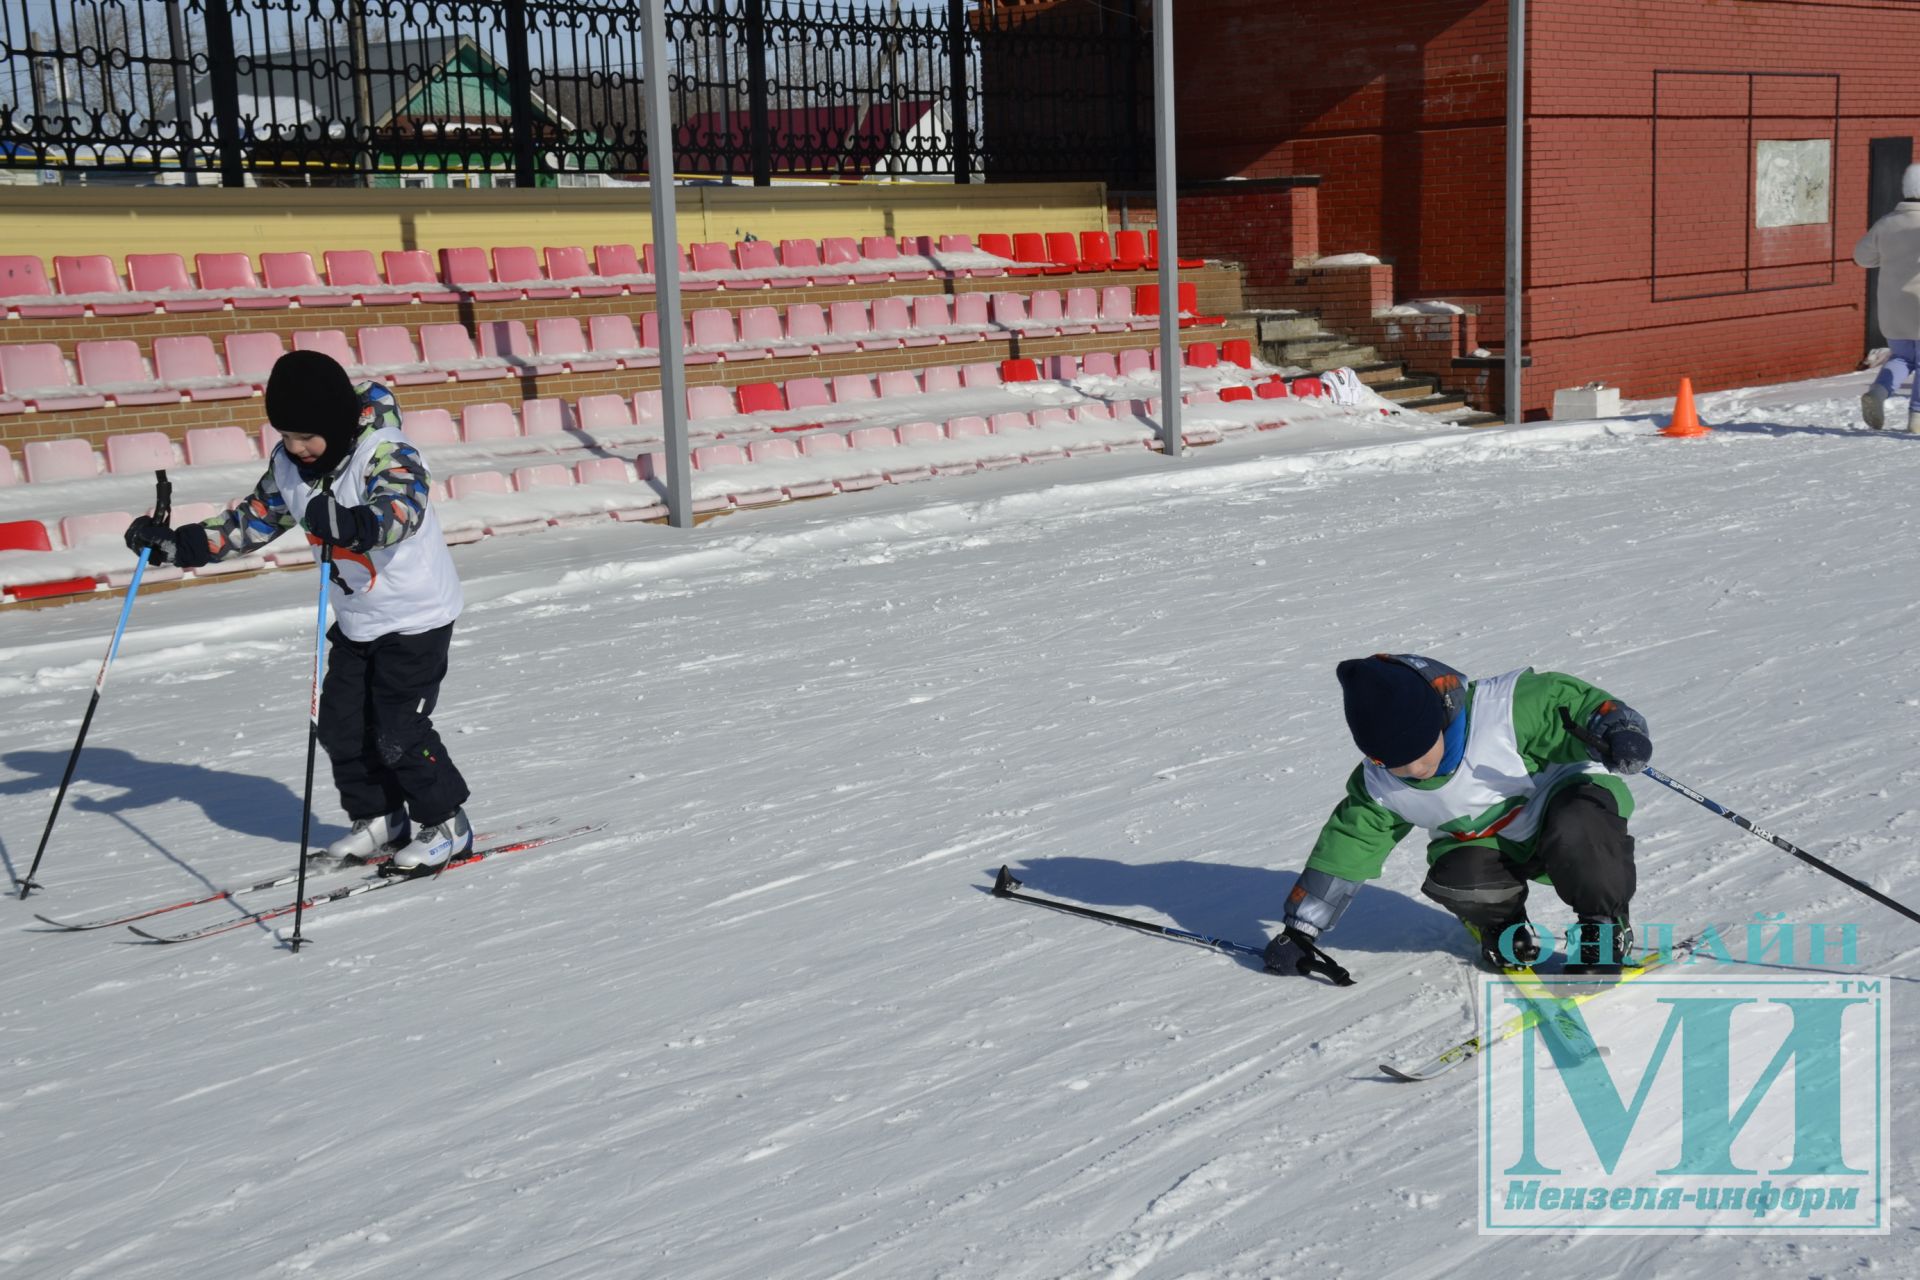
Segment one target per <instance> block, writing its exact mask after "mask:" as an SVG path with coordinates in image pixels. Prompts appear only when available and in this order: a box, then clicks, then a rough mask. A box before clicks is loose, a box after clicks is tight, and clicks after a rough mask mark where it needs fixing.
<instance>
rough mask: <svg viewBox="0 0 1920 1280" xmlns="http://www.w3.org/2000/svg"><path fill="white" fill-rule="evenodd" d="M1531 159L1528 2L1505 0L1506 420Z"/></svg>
mask: <svg viewBox="0 0 1920 1280" xmlns="http://www.w3.org/2000/svg"><path fill="white" fill-rule="evenodd" d="M1526 163H1527V0H1507V336H1506V355H1507V359H1506V371H1505V372H1506V389H1505V393H1504V394H1505V397H1506V409H1507V421H1508V422H1515V423H1517V422H1521V421H1523V420H1524V419H1525V418H1526V410H1525V408H1524V407H1523V402H1522V400H1521V384H1522V380H1523V374H1524V372H1525V370H1524V369H1523V368H1522V364H1523V362H1524V356H1525V352H1524V350H1523V348H1522V347H1521V345H1520V333H1521V326H1520V319H1521V317H1520V306H1521V302H1520V286H1521V275H1522V271H1521V262H1522V252H1523V249H1524V245H1525V236H1524V232H1523V226H1524V221H1523V220H1524V218H1525V215H1526V209H1525V208H1524V206H1523V203H1522V202H1523V200H1524V199H1525V196H1526V185H1525V170H1526Z"/></svg>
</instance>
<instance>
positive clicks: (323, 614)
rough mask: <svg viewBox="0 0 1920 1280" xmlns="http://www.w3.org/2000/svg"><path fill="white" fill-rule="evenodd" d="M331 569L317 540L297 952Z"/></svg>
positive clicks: (326, 546) (329, 547) (328, 549)
mask: <svg viewBox="0 0 1920 1280" xmlns="http://www.w3.org/2000/svg"><path fill="white" fill-rule="evenodd" d="M322 492H324V490H322ZM332 572H333V544H332V543H331V542H323V543H321V544H320V608H319V618H318V621H317V623H316V625H315V626H314V629H313V630H314V635H313V694H312V696H311V697H310V698H308V700H307V792H306V798H305V799H303V800H302V801H301V802H300V868H299V876H300V888H299V891H298V892H297V893H296V894H295V895H294V908H293V936H292V937H291V938H289V939H287V945H288V947H290V948H291V949H292V951H293V953H294V954H295V955H299V954H300V944H301V943H303V942H305V941H306V939H305V938H302V937H301V936H300V917H301V916H302V915H303V914H304V913H305V910H306V905H307V841H308V838H309V835H310V833H311V832H312V830H313V758H314V752H315V749H316V748H317V747H318V746H319V745H320V678H321V676H322V674H324V672H325V671H326V665H327V649H326V645H327V588H328V587H329V586H331V585H332V583H331V581H330V575H331V574H332Z"/></svg>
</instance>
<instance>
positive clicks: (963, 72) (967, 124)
mask: <svg viewBox="0 0 1920 1280" xmlns="http://www.w3.org/2000/svg"><path fill="white" fill-rule="evenodd" d="M992 21H993V18H992V16H991V15H989V14H982V15H980V33H981V35H982V37H983V38H984V37H985V35H986V33H987V31H988V24H989V23H991V22H992ZM971 42H972V36H971V34H970V30H969V28H968V26H967V5H966V0H947V114H948V116H950V117H951V119H949V120H948V122H947V138H948V140H949V142H950V144H951V145H952V147H953V180H954V181H955V182H972V181H973V114H972V112H970V111H969V110H968V109H967V51H968V48H969V46H970V44H971Z"/></svg>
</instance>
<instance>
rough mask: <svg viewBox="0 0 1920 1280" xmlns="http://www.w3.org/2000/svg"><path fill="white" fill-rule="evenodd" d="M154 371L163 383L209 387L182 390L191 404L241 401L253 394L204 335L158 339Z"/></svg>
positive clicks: (155, 342)
mask: <svg viewBox="0 0 1920 1280" xmlns="http://www.w3.org/2000/svg"><path fill="white" fill-rule="evenodd" d="M153 367H154V371H155V372H156V373H158V374H159V375H160V380H161V381H162V382H170V383H175V384H182V383H187V384H191V383H202V384H206V385H199V386H193V385H187V386H182V387H181V389H182V390H184V391H185V392H186V393H187V399H189V400H240V399H244V398H246V397H248V396H251V395H252V394H253V384H252V383H250V382H239V383H236V382H235V381H234V380H233V378H232V376H231V375H230V374H229V373H228V372H227V367H226V366H225V365H224V364H222V363H221V361H220V353H219V352H217V351H215V350H214V349H213V339H212V338H209V337H208V336H207V335H205V334H204V333H191V334H178V335H170V336H168V337H164V338H155V339H154V340H153Z"/></svg>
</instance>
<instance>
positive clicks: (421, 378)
mask: <svg viewBox="0 0 1920 1280" xmlns="http://www.w3.org/2000/svg"><path fill="white" fill-rule="evenodd" d="M359 340H360V363H361V364H362V365H365V366H366V367H367V368H369V369H375V368H389V367H392V366H396V365H401V366H404V365H417V364H419V363H420V362H421V361H420V353H419V352H418V351H416V350H414V348H413V334H412V333H410V332H409V331H408V330H407V328H406V326H404V325H372V326H369V327H367V328H364V329H362V330H360V333H359ZM293 345H294V346H296V347H297V346H299V345H300V335H299V334H297V333H296V334H294V335H293ZM329 354H331V353H329ZM334 358H335V359H336V360H337V359H339V357H338V356H335V357H334ZM379 376H380V377H382V378H384V379H386V380H388V381H390V382H393V383H395V384H397V385H399V386H403V387H409V386H427V385H429V384H433V383H440V382H445V381H446V380H447V371H446V370H445V369H426V370H413V371H410V372H403V373H383V374H380V375H379Z"/></svg>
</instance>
